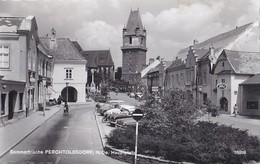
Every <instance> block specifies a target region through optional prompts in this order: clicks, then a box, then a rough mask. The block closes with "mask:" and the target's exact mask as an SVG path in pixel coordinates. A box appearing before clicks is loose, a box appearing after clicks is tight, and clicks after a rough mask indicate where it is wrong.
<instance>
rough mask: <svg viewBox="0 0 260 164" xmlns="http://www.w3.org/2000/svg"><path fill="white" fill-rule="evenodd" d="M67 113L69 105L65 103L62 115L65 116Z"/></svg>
mask: <svg viewBox="0 0 260 164" xmlns="http://www.w3.org/2000/svg"><path fill="white" fill-rule="evenodd" d="M68 114H69V105H68V104H65V105H64V110H63V115H64V116H67V115H68Z"/></svg>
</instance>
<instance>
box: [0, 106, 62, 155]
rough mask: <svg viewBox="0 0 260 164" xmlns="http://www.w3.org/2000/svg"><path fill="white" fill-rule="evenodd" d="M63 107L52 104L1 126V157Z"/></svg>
mask: <svg viewBox="0 0 260 164" xmlns="http://www.w3.org/2000/svg"><path fill="white" fill-rule="evenodd" d="M60 109H61V107H59V106H52V107H50V109H49V110H46V111H45V117H44V115H43V112H42V111H36V112H34V113H32V114H30V115H29V116H28V117H22V118H17V119H14V120H12V121H9V122H7V123H6V125H5V126H3V125H1V127H0V158H1V157H2V156H3V155H4V154H6V153H7V152H8V151H9V150H11V149H12V148H13V147H15V146H16V145H17V144H19V143H20V142H21V141H22V140H23V139H24V138H26V137H27V136H28V135H30V134H31V133H32V132H33V131H34V130H36V129H37V128H38V127H39V126H40V125H41V124H42V123H44V122H45V121H46V120H48V119H49V118H50V117H51V116H53V115H54V114H55V113H57V112H58V111H59V110H60Z"/></svg>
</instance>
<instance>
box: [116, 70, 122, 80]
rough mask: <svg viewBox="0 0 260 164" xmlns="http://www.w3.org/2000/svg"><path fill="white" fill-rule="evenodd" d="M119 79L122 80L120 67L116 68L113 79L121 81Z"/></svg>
mask: <svg viewBox="0 0 260 164" xmlns="http://www.w3.org/2000/svg"><path fill="white" fill-rule="evenodd" d="M121 78H122V67H117V69H116V72H115V79H116V80H121Z"/></svg>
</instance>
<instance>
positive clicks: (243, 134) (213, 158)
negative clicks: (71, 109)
mask: <svg viewBox="0 0 260 164" xmlns="http://www.w3.org/2000/svg"><path fill="white" fill-rule="evenodd" d="M150 103H151V102H149V104H148V106H143V109H144V110H145V113H146V115H145V117H144V118H143V119H142V124H141V125H140V126H139V141H138V145H139V146H138V153H141V154H147V155H152V156H160V157H163V158H164V159H168V160H173V161H188V162H195V163H205V164H206V163H235V164H238V163H243V162H247V161H249V160H256V161H259V160H260V141H259V139H258V138H257V137H256V136H250V135H249V134H248V132H247V131H244V130H239V129H236V128H233V127H231V126H225V125H219V124H217V123H211V122H204V121H197V119H196V118H197V117H198V116H200V114H201V113H200V111H199V110H198V109H201V108H200V106H198V105H197V104H196V102H194V101H193V100H192V99H191V96H190V94H189V93H186V92H183V91H178V90H173V91H171V92H170V93H169V94H168V95H166V97H164V103H163V104H157V106H156V107H155V106H154V105H151V104H150ZM107 142H108V144H110V145H112V146H114V147H115V148H120V149H125V148H126V149H128V150H130V151H133V150H134V146H135V127H127V128H125V129H115V130H114V131H112V132H111V134H110V135H109V136H107Z"/></svg>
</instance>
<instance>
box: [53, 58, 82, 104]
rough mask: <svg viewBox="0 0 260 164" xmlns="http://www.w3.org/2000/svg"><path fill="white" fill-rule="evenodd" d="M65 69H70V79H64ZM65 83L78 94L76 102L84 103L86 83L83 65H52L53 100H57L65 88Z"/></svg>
mask: <svg viewBox="0 0 260 164" xmlns="http://www.w3.org/2000/svg"><path fill="white" fill-rule="evenodd" d="M65 68H72V69H73V71H72V79H70V80H68V79H65V78H66V71H65ZM66 82H69V86H72V87H74V88H75V89H76V90H77V92H78V101H77V102H85V90H86V88H85V85H86V83H87V72H86V70H85V64H69V65H68V64H57V63H56V64H54V71H53V89H54V90H55V91H56V93H53V95H52V96H53V97H54V98H56V99H57V98H58V96H59V95H60V94H61V91H62V89H63V88H65V87H66Z"/></svg>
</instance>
